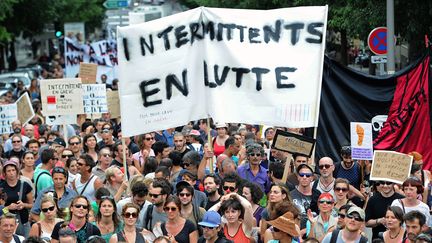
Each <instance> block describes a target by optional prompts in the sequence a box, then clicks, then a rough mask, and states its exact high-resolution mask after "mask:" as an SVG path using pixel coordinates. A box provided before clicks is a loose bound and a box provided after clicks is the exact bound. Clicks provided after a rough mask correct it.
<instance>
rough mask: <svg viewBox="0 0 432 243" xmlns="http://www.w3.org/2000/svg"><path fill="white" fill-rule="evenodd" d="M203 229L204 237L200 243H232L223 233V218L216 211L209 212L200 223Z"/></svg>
mask: <svg viewBox="0 0 432 243" xmlns="http://www.w3.org/2000/svg"><path fill="white" fill-rule="evenodd" d="M198 225H199V226H201V227H202V229H203V235H202V236H201V237H200V238H199V239H198V243H231V242H232V241H230V240H227V239H226V238H225V235H224V233H223V231H221V229H222V227H221V216H220V215H219V213H218V212H216V211H207V212H206V213H205V214H204V216H203V219H202V221H201V222H199V223H198Z"/></svg>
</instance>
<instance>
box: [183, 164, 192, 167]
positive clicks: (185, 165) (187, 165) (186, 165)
mask: <svg viewBox="0 0 432 243" xmlns="http://www.w3.org/2000/svg"><path fill="white" fill-rule="evenodd" d="M190 165H191V164H190V163H183V166H184V167H189V166H190Z"/></svg>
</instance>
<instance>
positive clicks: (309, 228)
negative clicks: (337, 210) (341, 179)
mask: <svg viewBox="0 0 432 243" xmlns="http://www.w3.org/2000/svg"><path fill="white" fill-rule="evenodd" d="M333 204H334V200H333V196H332V194H330V193H328V192H325V193H322V194H321V195H320V196H319V198H318V208H319V215H318V216H316V217H313V215H312V211H311V210H310V209H309V210H308V212H307V216H308V222H307V223H306V236H307V237H308V238H310V237H313V238H316V239H318V240H319V241H320V242H321V241H322V239H323V238H324V237H325V235H326V234H327V233H328V232H331V231H333V230H334V229H335V228H336V227H337V223H338V219H337V218H336V217H334V216H332V215H331V213H332V210H333Z"/></svg>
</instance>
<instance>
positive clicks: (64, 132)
mask: <svg viewBox="0 0 432 243" xmlns="http://www.w3.org/2000/svg"><path fill="white" fill-rule="evenodd" d="M66 125H67V124H66V122H64V123H63V137H64V140H65V142H66V147H69V142H68V134H67V127H66Z"/></svg>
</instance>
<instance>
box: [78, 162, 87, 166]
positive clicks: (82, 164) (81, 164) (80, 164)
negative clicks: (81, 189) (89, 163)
mask: <svg viewBox="0 0 432 243" xmlns="http://www.w3.org/2000/svg"><path fill="white" fill-rule="evenodd" d="M77 165H79V166H84V165H86V164H84V163H77Z"/></svg>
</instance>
